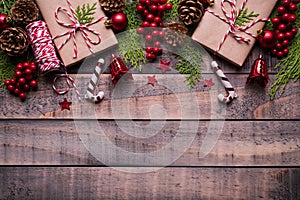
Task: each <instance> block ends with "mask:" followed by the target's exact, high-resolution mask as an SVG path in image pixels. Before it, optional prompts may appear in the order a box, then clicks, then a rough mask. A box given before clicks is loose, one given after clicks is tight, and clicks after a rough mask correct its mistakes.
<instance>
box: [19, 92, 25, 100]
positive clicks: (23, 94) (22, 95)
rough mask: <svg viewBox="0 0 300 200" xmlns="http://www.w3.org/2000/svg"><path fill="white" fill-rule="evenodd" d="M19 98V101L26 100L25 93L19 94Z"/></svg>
mask: <svg viewBox="0 0 300 200" xmlns="http://www.w3.org/2000/svg"><path fill="white" fill-rule="evenodd" d="M19 97H20V99H21V100H24V99H26V93H25V92H21V93H20V94H19Z"/></svg>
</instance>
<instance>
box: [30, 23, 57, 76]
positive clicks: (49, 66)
mask: <svg viewBox="0 0 300 200" xmlns="http://www.w3.org/2000/svg"><path fill="white" fill-rule="evenodd" d="M26 30H27V34H28V36H29V41H30V44H31V47H32V49H33V52H34V57H35V60H36V62H37V63H38V66H39V70H40V73H48V72H50V71H54V70H59V69H60V65H61V62H60V60H59V59H58V57H57V55H56V51H55V46H54V43H53V41H52V38H51V35H50V33H49V30H48V28H47V24H46V23H45V22H44V21H41V20H40V21H36V22H32V23H30V24H28V25H27V26H26Z"/></svg>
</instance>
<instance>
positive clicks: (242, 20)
mask: <svg viewBox="0 0 300 200" xmlns="http://www.w3.org/2000/svg"><path fill="white" fill-rule="evenodd" d="M247 12H248V8H244V9H243V10H242V11H241V12H240V13H239V14H238V17H237V19H236V20H235V22H234V24H235V25H238V26H241V27H243V26H245V25H246V24H248V23H249V22H251V21H253V18H255V17H258V16H259V14H255V13H254V12H253V11H251V12H250V13H249V14H247Z"/></svg>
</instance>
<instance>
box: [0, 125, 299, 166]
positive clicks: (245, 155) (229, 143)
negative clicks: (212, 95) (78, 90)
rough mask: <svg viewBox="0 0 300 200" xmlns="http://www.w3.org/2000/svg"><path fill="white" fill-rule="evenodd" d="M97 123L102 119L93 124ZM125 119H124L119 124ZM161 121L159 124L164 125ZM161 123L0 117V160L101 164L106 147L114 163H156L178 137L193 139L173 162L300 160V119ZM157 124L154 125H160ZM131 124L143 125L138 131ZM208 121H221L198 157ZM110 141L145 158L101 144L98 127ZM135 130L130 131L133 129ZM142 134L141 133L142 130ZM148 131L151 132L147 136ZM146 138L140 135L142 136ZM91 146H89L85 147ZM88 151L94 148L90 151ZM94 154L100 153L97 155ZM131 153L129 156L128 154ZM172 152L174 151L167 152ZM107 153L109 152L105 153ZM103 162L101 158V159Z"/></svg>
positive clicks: (213, 163) (294, 162)
mask: <svg viewBox="0 0 300 200" xmlns="http://www.w3.org/2000/svg"><path fill="white" fill-rule="evenodd" d="M75 123H77V126H78V125H82V124H84V125H86V126H87V127H94V126H96V127H99V129H96V131H95V130H94V129H93V128H90V129H89V131H87V132H83V129H78V127H76V126H75ZM95 123H98V124H95ZM120 123H122V124H120ZM160 123H161V122H159V123H158V124H160ZM163 123H164V125H163V126H162V128H160V129H158V130H155V131H157V133H156V134H155V135H152V133H151V131H153V130H152V129H155V128H153V126H152V128H149V127H148V125H149V122H139V121H136V122H133V124H132V123H131V122H130V121H128V122H127V121H123V122H114V121H99V122H92V121H86V120H84V121H81V122H74V121H69V120H63V121H61V120H7V121H1V122H0V128H1V130H3V131H2V133H1V134H0V141H1V142H0V165H82V164H84V165H90V164H93V165H94V164H96V165H102V164H103V162H102V161H103V160H101V159H104V158H103V157H99V156H97V155H96V154H95V152H98V153H99V152H100V153H101V152H102V151H105V152H106V154H107V156H108V157H110V156H111V157H110V159H109V160H108V161H105V163H104V164H106V165H107V164H108V165H115V166H128V165H129V166H132V165H133V166H153V165H154V166H164V165H165V162H164V160H163V159H162V158H163V156H161V157H159V156H158V157H157V158H156V159H155V161H153V162H152V163H151V162H150V161H148V162H147V158H148V157H149V156H150V153H151V152H154V151H158V150H161V149H164V148H167V145H168V144H172V142H174V137H175V136H177V137H178V138H179V139H178V140H179V141H182V145H183V144H184V141H185V140H187V139H189V138H192V143H191V144H190V145H189V146H187V149H183V150H181V149H180V148H179V147H180V146H176V145H175V146H174V147H172V152H173V153H174V154H176V155H178V156H179V158H178V159H175V160H174V162H172V163H169V164H168V165H170V166H298V165H300V135H299V128H300V124H299V122H298V121H225V122H221V121H215V122H214V121H204V122H198V121H197V122H194V123H193V124H194V125H197V126H198V131H197V132H195V133H193V129H192V128H191V129H190V130H185V131H184V133H180V132H179V127H180V126H182V124H181V123H183V122H178V121H167V122H163ZM223 123H224V124H223ZM158 124H156V125H155V126H157V127H159V125H158ZM133 125H136V126H138V127H144V128H141V129H140V132H138V136H136V135H135V134H136V133H134V131H136V130H134V129H130V128H132V126H133ZM210 126H222V127H221V132H220V133H219V134H220V135H219V137H218V138H217V139H216V141H215V142H216V143H215V145H214V143H213V144H212V146H211V147H212V150H211V151H210V152H209V153H208V154H207V155H206V156H205V157H203V158H199V151H200V147H202V148H203V147H205V145H208V142H207V141H208V140H206V137H209V136H210V134H218V133H215V132H211V131H208V128H209V127H210ZM101 128H102V129H103V132H104V134H105V137H106V138H107V139H108V140H109V141H111V142H112V145H114V146H115V147H119V148H121V149H123V150H125V151H128V152H134V153H142V154H143V155H144V158H145V159H144V162H143V163H140V162H139V161H138V159H137V161H135V162H134V161H133V160H134V156H133V155H130V156H131V157H126V156H123V157H122V156H121V155H122V154H121V153H118V152H117V151H113V150H112V149H109V148H107V149H104V150H103V148H102V147H103V145H102V146H101V143H100V142H101V141H99V139H101V137H103V136H101V134H100V131H99V130H100V129H101ZM128 130H131V131H132V132H129V131H128ZM142 134H143V135H142ZM147 134H148V137H146V136H147ZM85 135H88V136H89V139H90V140H91V141H97V143H96V144H97V145H98V144H99V146H98V148H96V149H93V148H92V146H91V144H90V143H89V142H88V140H86V139H85ZM142 136H143V137H144V138H141V137H142ZM86 147H87V148H86ZM89 150H92V151H91V153H90V152H89ZM93 155H96V158H94V157H93ZM127 156H129V155H127ZM167 156H169V157H172V156H173V154H172V155H171V154H167ZM105 158H106V157H105ZM101 162H102V163H101Z"/></svg>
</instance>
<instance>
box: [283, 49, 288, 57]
mask: <svg viewBox="0 0 300 200" xmlns="http://www.w3.org/2000/svg"><path fill="white" fill-rule="evenodd" d="M282 53H283V56H286V55H288V54H289V49H287V48H285V49H283V50H282Z"/></svg>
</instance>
